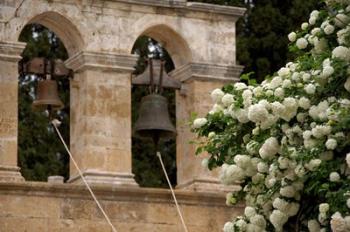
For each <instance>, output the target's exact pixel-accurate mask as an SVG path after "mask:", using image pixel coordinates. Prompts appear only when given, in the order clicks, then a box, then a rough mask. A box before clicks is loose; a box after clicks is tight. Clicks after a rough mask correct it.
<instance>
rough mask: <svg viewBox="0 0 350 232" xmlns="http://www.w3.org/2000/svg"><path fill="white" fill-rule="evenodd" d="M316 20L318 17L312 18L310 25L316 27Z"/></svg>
mask: <svg viewBox="0 0 350 232" xmlns="http://www.w3.org/2000/svg"><path fill="white" fill-rule="evenodd" d="M316 20H317V18H316V17H313V16H311V17H310V19H309V24H310V25H314V24H315V23H316Z"/></svg>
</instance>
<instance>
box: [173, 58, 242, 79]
mask: <svg viewBox="0 0 350 232" xmlns="http://www.w3.org/2000/svg"><path fill="white" fill-rule="evenodd" d="M242 70H243V66H240V65H235V66H224V65H215V64H209V63H189V64H186V65H183V66H181V67H179V68H177V69H175V70H174V71H172V72H171V73H170V76H172V77H174V78H176V79H177V80H180V81H182V82H186V81H191V80H202V81H222V82H236V81H239V75H240V73H241V72H242Z"/></svg>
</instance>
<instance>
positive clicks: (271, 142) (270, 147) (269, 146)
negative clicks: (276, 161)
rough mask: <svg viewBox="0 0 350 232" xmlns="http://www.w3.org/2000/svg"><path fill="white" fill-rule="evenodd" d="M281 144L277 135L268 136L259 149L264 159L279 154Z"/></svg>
mask: <svg viewBox="0 0 350 232" xmlns="http://www.w3.org/2000/svg"><path fill="white" fill-rule="evenodd" d="M279 149H280V146H279V144H278V141H277V139H276V138H275V137H270V138H268V139H267V140H266V141H265V142H264V144H263V145H262V146H261V148H260V149H259V155H260V157H261V158H263V159H270V158H272V157H273V156H275V155H276V154H277V152H278V151H279Z"/></svg>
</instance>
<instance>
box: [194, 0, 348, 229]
mask: <svg viewBox="0 0 350 232" xmlns="http://www.w3.org/2000/svg"><path fill="white" fill-rule="evenodd" d="M326 3H327V6H326V7H325V9H324V10H321V11H313V12H312V13H311V15H310V19H309V22H305V23H303V24H302V25H301V30H300V31H298V32H292V33H290V34H289V35H288V38H289V40H290V41H291V44H290V50H291V51H292V52H295V53H296V54H297V57H298V58H297V59H296V60H295V62H290V63H288V64H287V65H286V66H285V67H283V68H281V69H280V70H279V71H278V72H277V73H276V74H275V75H273V76H272V77H270V78H267V79H266V80H265V81H264V82H262V83H261V84H260V85H256V84H250V85H246V84H244V83H235V84H233V85H227V86H225V87H223V88H222V89H215V90H214V91H213V92H212V93H211V97H212V99H213V101H214V103H215V104H214V106H213V109H212V110H211V111H210V112H209V113H208V115H207V116H206V117H205V118H198V119H195V120H194V121H193V131H195V132H196V133H197V134H198V136H199V137H204V138H205V139H204V141H205V142H198V143H199V148H198V149H197V153H201V152H203V151H206V152H208V153H209V154H210V157H209V158H208V159H206V160H204V161H203V164H204V165H206V166H207V167H208V168H209V169H213V168H215V167H219V166H220V167H221V171H220V179H221V181H222V182H223V183H224V184H228V185H230V184H238V185H240V186H241V190H240V191H238V192H234V193H230V194H228V195H227V204H230V205H233V204H236V203H237V202H239V201H240V200H244V201H245V203H246V208H245V210H244V214H243V215H242V216H239V217H237V218H235V219H234V220H233V221H232V222H227V223H226V224H225V226H224V231H225V232H231V231H248V232H249V231H252V232H253V231H256V232H261V231H306V230H308V231H311V232H316V231H317V232H319V231H336V232H341V231H343V232H346V231H350V177H349V175H350V153H349V154H347V153H348V152H350V100H349V98H350V93H349V91H350V65H349V64H350V48H349V47H350V24H349V23H350V5H349V4H350V1H349V0H332V1H327V2H326ZM200 141H203V139H200Z"/></svg>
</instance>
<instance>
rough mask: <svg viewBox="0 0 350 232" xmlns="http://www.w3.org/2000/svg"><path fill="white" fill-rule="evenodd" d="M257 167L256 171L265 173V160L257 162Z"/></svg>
mask: <svg viewBox="0 0 350 232" xmlns="http://www.w3.org/2000/svg"><path fill="white" fill-rule="evenodd" d="M257 168H258V172H261V173H267V172H268V171H269V166H268V165H267V163H265V162H259V163H258V166H257Z"/></svg>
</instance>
